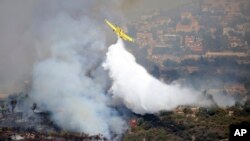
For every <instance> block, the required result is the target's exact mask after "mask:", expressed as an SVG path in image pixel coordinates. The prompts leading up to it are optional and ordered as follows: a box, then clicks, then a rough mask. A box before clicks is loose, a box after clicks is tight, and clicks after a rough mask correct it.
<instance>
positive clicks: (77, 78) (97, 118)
mask: <svg viewBox="0 0 250 141" xmlns="http://www.w3.org/2000/svg"><path fill="white" fill-rule="evenodd" d="M41 31H42V32H43V33H44V37H41V38H44V39H43V40H41V42H40V45H39V46H40V47H42V45H44V47H46V48H49V49H50V52H51V56H50V57H49V58H47V59H45V60H43V61H41V62H39V63H37V64H36V65H35V67H34V71H33V88H32V93H31V96H32V98H33V99H34V100H35V101H36V102H37V104H38V107H40V108H41V109H42V110H48V111H50V112H51V113H52V119H53V121H54V122H55V123H56V124H57V125H59V126H60V127H62V128H63V129H66V130H71V131H78V132H84V133H87V134H89V135H96V134H102V135H104V136H106V137H110V133H111V132H112V133H115V134H122V133H123V132H124V130H125V129H126V124H125V121H124V120H123V119H122V118H121V117H120V116H119V115H118V113H117V112H116V111H115V110H114V109H113V108H111V107H110V106H109V103H110V102H109V100H110V98H109V97H108V96H107V95H105V93H104V92H105V90H104V88H103V84H101V83H99V81H95V80H98V79H92V78H91V77H90V76H89V75H87V74H88V73H89V71H92V70H91V69H92V68H93V65H96V63H97V62H98V61H100V59H102V57H101V56H103V55H102V52H103V50H104V49H105V46H104V44H105V43H104V40H103V33H102V32H101V29H98V26H96V25H95V24H94V22H93V21H91V20H89V19H88V18H86V17H83V18H81V19H77V20H75V19H73V18H72V17H70V16H67V15H63V14H62V15H59V16H57V17H55V18H54V19H51V20H50V21H48V22H47V23H45V24H44V26H43V28H41ZM45 45H46V46H45ZM93 71H95V70H93ZM99 71H100V70H99ZM99 75H100V76H101V75H105V72H104V70H103V71H102V72H100V74H99ZM95 77H98V74H96V75H95ZM100 82H102V81H100Z"/></svg>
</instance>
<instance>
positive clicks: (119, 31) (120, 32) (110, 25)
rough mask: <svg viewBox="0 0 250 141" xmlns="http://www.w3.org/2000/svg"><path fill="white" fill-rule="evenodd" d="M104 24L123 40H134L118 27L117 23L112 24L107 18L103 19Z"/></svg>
mask: <svg viewBox="0 0 250 141" xmlns="http://www.w3.org/2000/svg"><path fill="white" fill-rule="evenodd" d="M105 22H106V24H107V25H108V26H109V27H110V28H111V29H112V30H113V31H114V32H115V33H116V34H117V35H118V36H119V37H120V38H122V39H123V40H126V41H129V42H134V41H135V40H134V39H133V38H132V37H130V36H129V35H127V34H126V33H125V32H124V31H123V30H122V29H121V28H120V27H118V26H117V25H114V24H112V23H111V22H109V21H108V20H106V19H105Z"/></svg>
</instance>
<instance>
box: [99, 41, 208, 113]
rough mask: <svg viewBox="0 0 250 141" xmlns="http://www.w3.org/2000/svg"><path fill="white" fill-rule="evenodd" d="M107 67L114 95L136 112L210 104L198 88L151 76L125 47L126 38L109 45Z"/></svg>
mask: <svg viewBox="0 0 250 141" xmlns="http://www.w3.org/2000/svg"><path fill="white" fill-rule="evenodd" d="M106 55H107V59H106V62H105V63H104V64H103V66H104V68H105V69H107V70H109V74H110V77H111V79H112V80H113V84H112V87H111V89H110V90H111V92H112V94H113V95H112V97H113V99H114V100H116V101H122V102H123V103H124V104H125V105H126V106H127V107H128V108H129V109H131V110H132V111H133V112H135V113H139V114H145V113H156V112H159V111H161V110H172V109H174V108H176V107H177V106H178V105H199V106H208V105H211V101H209V100H206V99H205V98H204V97H202V96H201V95H200V93H199V92H198V91H195V90H193V89H191V88H183V87H181V86H179V85H178V84H172V85H167V84H164V83H163V82H161V81H159V80H157V79H156V78H154V77H153V76H151V75H150V74H149V73H148V72H147V71H146V70H145V68H143V67H142V66H141V65H139V64H137V63H136V60H135V57H134V56H133V55H132V54H131V53H129V52H128V51H126V50H125V48H124V44H123V41H122V40H121V39H118V41H117V43H116V44H113V45H111V46H110V47H109V50H108V53H107V54H106Z"/></svg>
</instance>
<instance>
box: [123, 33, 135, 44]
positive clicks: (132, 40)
mask: <svg viewBox="0 0 250 141" xmlns="http://www.w3.org/2000/svg"><path fill="white" fill-rule="evenodd" d="M121 37H122V38H123V39H125V40H128V41H130V42H134V39H133V38H132V37H130V36H129V35H127V34H126V33H122V34H121Z"/></svg>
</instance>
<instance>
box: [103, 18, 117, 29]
mask: <svg viewBox="0 0 250 141" xmlns="http://www.w3.org/2000/svg"><path fill="white" fill-rule="evenodd" d="M105 22H106V24H107V25H108V26H109V27H110V28H112V29H113V30H116V26H115V25H113V24H112V23H111V22H109V21H108V20H105Z"/></svg>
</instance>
